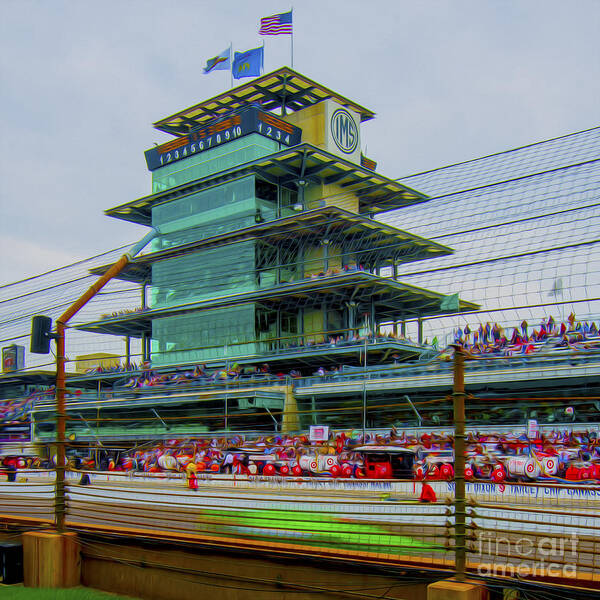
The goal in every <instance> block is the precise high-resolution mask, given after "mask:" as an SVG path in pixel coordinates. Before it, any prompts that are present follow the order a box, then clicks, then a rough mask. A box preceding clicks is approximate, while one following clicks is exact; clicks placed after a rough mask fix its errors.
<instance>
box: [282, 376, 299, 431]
mask: <svg viewBox="0 0 600 600" xmlns="http://www.w3.org/2000/svg"><path fill="white" fill-rule="evenodd" d="M283 391H284V393H285V400H284V404H283V420H282V422H281V433H288V432H291V431H299V430H300V417H299V415H298V403H297V402H296V398H295V397H294V387H293V386H291V385H286V386H285V387H284V388H283Z"/></svg>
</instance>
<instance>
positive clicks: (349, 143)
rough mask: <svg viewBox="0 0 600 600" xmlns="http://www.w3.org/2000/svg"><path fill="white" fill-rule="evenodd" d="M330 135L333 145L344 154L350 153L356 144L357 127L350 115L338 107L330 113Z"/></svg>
mask: <svg viewBox="0 0 600 600" xmlns="http://www.w3.org/2000/svg"><path fill="white" fill-rule="evenodd" d="M331 135H332V137H333V141H334V142H335V145H336V146H337V147H338V148H339V149H340V150H341V151H342V152H344V153H345V154H352V153H353V152H354V151H355V150H356V146H357V145H358V128H357V127H356V123H355V122H354V119H353V118H352V115H351V114H350V113H349V112H348V111H347V110H345V109H343V108H338V109H337V110H336V111H334V113H333V114H332V115H331Z"/></svg>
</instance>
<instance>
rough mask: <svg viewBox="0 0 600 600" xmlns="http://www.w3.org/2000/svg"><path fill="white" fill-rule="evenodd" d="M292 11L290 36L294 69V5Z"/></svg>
mask: <svg viewBox="0 0 600 600" xmlns="http://www.w3.org/2000/svg"><path fill="white" fill-rule="evenodd" d="M290 12H291V13H292V35H291V36H290V42H291V44H290V45H291V52H292V64H291V67H292V69H293V68H294V7H293V6H292V8H291V10H290Z"/></svg>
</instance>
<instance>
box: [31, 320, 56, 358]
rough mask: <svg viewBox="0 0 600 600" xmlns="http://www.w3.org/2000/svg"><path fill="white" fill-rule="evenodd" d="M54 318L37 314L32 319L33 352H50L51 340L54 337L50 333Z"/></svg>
mask: <svg viewBox="0 0 600 600" xmlns="http://www.w3.org/2000/svg"><path fill="white" fill-rule="evenodd" d="M51 329H52V319H51V318H50V317H44V316H42V315H37V316H35V317H33V319H32V320H31V348H30V350H31V352H33V353H35V354H48V353H49V352H50V340H51V339H52V338H53V337H54V336H52V335H51V334H50V330H51Z"/></svg>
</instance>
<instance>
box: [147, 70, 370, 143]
mask: <svg viewBox="0 0 600 600" xmlns="http://www.w3.org/2000/svg"><path fill="white" fill-rule="evenodd" d="M328 99H332V100H335V101H336V102H338V103H339V104H341V105H342V106H345V107H346V108H350V109H352V110H354V111H356V112H357V113H359V114H360V120H361V121H368V120H369V119H372V118H373V117H374V116H375V113H374V112H373V111H371V110H369V109H368V108H365V107H364V106H361V105H360V104H357V103H356V102H353V101H352V100H349V99H348V98H346V97H344V96H342V95H341V94H338V93H337V92H334V91H333V90H330V89H329V88H327V87H325V86H324V85H321V84H320V83H317V82H316V81H313V80H312V79H309V78H308V77H305V76H304V75H301V74H300V73H298V72H296V71H294V70H293V69H290V68H289V67H281V68H280V69H277V70H276V71H272V72H271V73H267V74H266V75H263V76H262V77H257V78H256V79H253V80H252V81H250V82H249V83H245V84H243V85H240V86H238V87H235V88H233V89H232V90H228V91H227V92H223V93H221V94H218V95H217V96H213V97H212V98H210V99H208V100H205V101H204V102H200V103H199V104H195V105H194V106H190V107H189V108H186V109H184V110H181V111H179V112H177V113H175V114H173V115H171V116H170V117H165V118H163V119H160V120H158V121H156V123H154V127H155V128H156V129H159V130H160V131H165V132H166V133H170V134H172V135H175V136H180V135H186V134H187V133H189V132H190V131H191V130H193V129H196V128H198V127H200V126H201V125H202V124H204V123H206V122H207V121H210V120H212V119H215V118H217V117H222V116H224V115H226V114H228V113H230V112H231V111H232V110H236V109H239V108H242V107H244V106H248V105H252V104H255V105H259V106H260V107H261V108H262V109H263V110H267V111H275V112H276V113H277V114H281V115H285V114H287V113H290V112H295V111H297V110H302V109H303V108H306V107H307V106H311V105H313V104H317V103H318V102H322V101H323V100H328Z"/></svg>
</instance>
